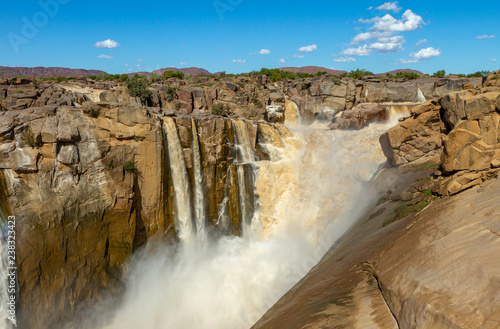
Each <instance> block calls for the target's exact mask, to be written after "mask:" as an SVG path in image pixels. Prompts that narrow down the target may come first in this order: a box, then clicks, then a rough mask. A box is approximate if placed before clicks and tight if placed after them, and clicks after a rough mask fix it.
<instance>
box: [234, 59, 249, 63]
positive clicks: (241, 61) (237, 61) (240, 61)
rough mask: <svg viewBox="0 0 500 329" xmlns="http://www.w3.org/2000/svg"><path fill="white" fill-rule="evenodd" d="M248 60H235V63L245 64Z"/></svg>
mask: <svg viewBox="0 0 500 329" xmlns="http://www.w3.org/2000/svg"><path fill="white" fill-rule="evenodd" d="M246 61H247V60H246V59H233V63H245V62H246Z"/></svg>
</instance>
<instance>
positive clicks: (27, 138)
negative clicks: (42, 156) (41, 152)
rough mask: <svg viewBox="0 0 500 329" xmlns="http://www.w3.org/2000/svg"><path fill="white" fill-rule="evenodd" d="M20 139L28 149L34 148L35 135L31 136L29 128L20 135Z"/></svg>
mask: <svg viewBox="0 0 500 329" xmlns="http://www.w3.org/2000/svg"><path fill="white" fill-rule="evenodd" d="M21 139H22V140H23V141H24V142H25V143H26V144H28V145H29V146H30V147H32V148H34V147H36V141H35V135H33V131H31V128H28V129H26V130H24V131H23V132H22V133H21Z"/></svg>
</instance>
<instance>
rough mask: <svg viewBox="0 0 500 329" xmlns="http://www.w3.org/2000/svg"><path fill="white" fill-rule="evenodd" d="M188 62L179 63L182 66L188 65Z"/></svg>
mask: <svg viewBox="0 0 500 329" xmlns="http://www.w3.org/2000/svg"><path fill="white" fill-rule="evenodd" d="M186 64H187V63H186V62H180V63H179V65H180V66H184V65H186Z"/></svg>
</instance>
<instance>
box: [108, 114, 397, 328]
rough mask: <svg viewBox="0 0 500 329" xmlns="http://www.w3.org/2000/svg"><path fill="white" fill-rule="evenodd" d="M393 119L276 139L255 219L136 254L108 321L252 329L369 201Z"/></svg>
mask: <svg viewBox="0 0 500 329" xmlns="http://www.w3.org/2000/svg"><path fill="white" fill-rule="evenodd" d="M394 123H395V122H392V123H391V124H385V125H382V124H377V125H371V126H370V127H368V128H366V129H363V130H360V131H328V130H324V129H323V127H321V126H312V127H309V128H301V127H299V128H297V129H295V130H294V131H293V133H294V135H295V137H289V138H285V139H284V141H281V142H282V143H283V144H282V145H281V146H275V147H277V148H280V147H282V148H284V149H286V150H282V152H280V153H281V154H283V155H286V157H285V158H284V159H282V160H280V161H261V162H259V168H260V169H259V173H258V175H257V177H258V178H257V181H256V184H255V185H256V186H255V187H256V194H257V195H258V196H259V199H260V207H259V214H258V215H259V216H258V217H257V220H254V221H253V222H252V227H251V228H250V227H249V228H248V229H246V230H245V231H244V232H245V234H244V236H243V237H236V236H221V237H219V238H218V239H214V240H209V239H207V240H205V241H200V240H197V239H191V238H190V237H186V236H183V237H181V238H182V239H183V241H186V240H188V241H189V240H190V241H191V243H189V244H186V243H181V244H180V245H179V248H178V249H176V250H175V251H174V250H172V248H170V249H168V248H163V249H162V248H157V246H155V248H146V249H145V250H143V251H141V252H140V253H138V254H136V255H135V257H134V259H133V261H132V267H131V273H130V276H129V279H128V283H127V290H126V293H125V296H124V300H123V304H122V306H121V308H120V310H119V311H118V312H117V313H116V314H115V316H114V319H113V321H112V324H111V325H110V326H109V327H108V328H112V329H115V328H116V329H118V328H119V329H127V328H131V329H132V328H134V329H135V328H148V329H156V328H158V329H160V328H207V329H211V328H213V329H224V328H228V329H238V328H249V327H251V326H252V325H253V324H254V323H255V321H257V320H258V319H259V318H260V317H261V316H262V314H263V313H264V312H265V311H266V310H267V309H269V308H270V307H271V306H272V305H273V304H274V303H275V302H276V301H277V300H278V299H279V298H280V297H281V296H282V295H283V294H284V293H285V292H286V291H287V290H289V289H290V288H291V287H292V286H293V285H294V284H295V283H296V282H298V281H299V280H300V279H301V278H302V277H303V276H304V275H305V274H307V272H308V271H309V270H310V269H311V267H312V266H314V265H315V264H316V263H317V262H318V261H319V260H320V258H321V257H322V256H323V255H324V253H325V252H326V251H327V250H328V249H329V247H330V246H331V244H332V243H333V242H334V241H335V240H337V239H338V238H339V237H340V236H341V235H342V234H343V233H344V232H345V231H346V230H347V229H348V228H349V227H350V225H352V224H353V223H354V222H355V220H356V219H357V218H358V217H359V216H360V215H361V214H362V213H363V211H364V209H365V208H366V207H368V206H370V205H371V204H372V203H373V201H374V200H375V193H374V192H373V191H372V189H371V188H370V185H369V183H368V181H369V179H370V177H371V176H372V175H373V174H374V173H375V171H376V169H377V167H378V165H379V164H380V163H382V162H383V161H385V157H384V156H383V154H382V151H381V149H380V146H379V143H378V137H379V136H380V135H381V134H382V133H383V132H384V131H385V130H387V129H388V128H389V127H390V126H392V125H393V124H394ZM174 128H175V127H174ZM280 140H281V138H280ZM169 141H170V140H169ZM172 158H173V159H174V157H172ZM181 163H183V162H181Z"/></svg>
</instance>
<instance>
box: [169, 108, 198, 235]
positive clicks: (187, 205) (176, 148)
mask: <svg viewBox="0 0 500 329" xmlns="http://www.w3.org/2000/svg"><path fill="white" fill-rule="evenodd" d="M164 123H165V124H164V126H163V128H164V133H165V134H166V136H167V144H168V157H169V159H170V161H169V162H170V170H171V173H172V182H173V185H174V189H175V205H176V212H177V214H176V215H177V216H176V220H177V222H176V228H177V230H178V234H179V237H180V238H181V239H182V240H184V241H186V240H188V239H189V238H190V237H191V236H192V234H193V222H192V217H191V201H190V197H189V181H188V175H187V171H186V164H185V161H184V152H183V150H182V146H181V142H180V140H179V135H178V134H177V128H176V126H175V122H174V120H173V119H172V118H169V117H167V118H165V120H164Z"/></svg>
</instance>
